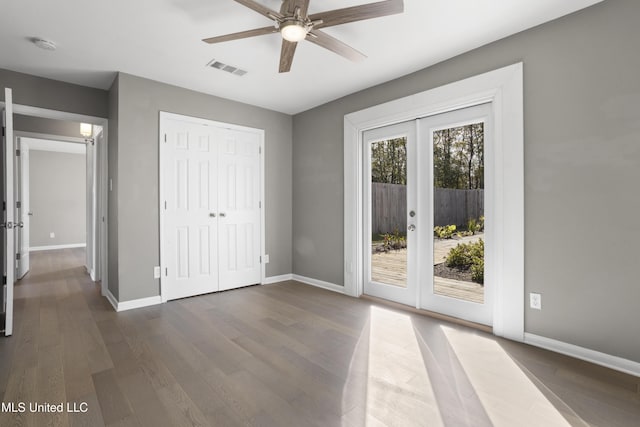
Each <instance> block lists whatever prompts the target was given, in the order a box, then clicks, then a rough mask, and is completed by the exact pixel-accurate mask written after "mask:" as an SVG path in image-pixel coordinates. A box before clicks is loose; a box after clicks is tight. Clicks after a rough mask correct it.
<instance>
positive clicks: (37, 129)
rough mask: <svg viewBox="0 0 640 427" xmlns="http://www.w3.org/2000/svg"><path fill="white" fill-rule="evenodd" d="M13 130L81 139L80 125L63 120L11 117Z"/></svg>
mask: <svg viewBox="0 0 640 427" xmlns="http://www.w3.org/2000/svg"><path fill="white" fill-rule="evenodd" d="M13 129H14V130H16V131H22V132H33V133H41V134H46V135H57V136H70V137H73V138H82V137H83V136H82V135H80V123H79V122H71V121H65V120H54V119H45V118H43V117H33V116H23V115H21V114H14V115H13Z"/></svg>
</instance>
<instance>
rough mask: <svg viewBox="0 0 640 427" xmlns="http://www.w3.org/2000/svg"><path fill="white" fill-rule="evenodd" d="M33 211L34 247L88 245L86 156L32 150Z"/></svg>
mask: <svg viewBox="0 0 640 427" xmlns="http://www.w3.org/2000/svg"><path fill="white" fill-rule="evenodd" d="M29 210H30V211H31V212H33V216H32V217H31V221H30V229H29V246H30V247H34V246H51V245H67V244H75V243H86V216H85V214H86V156H85V155H84V154H73V153H58V152H52V151H40V150H29ZM51 232H54V233H55V237H54V238H50V237H49V233H51Z"/></svg>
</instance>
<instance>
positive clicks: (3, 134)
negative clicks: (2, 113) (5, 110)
mask: <svg viewBox="0 0 640 427" xmlns="http://www.w3.org/2000/svg"><path fill="white" fill-rule="evenodd" d="M2 136H4V126H2Z"/></svg>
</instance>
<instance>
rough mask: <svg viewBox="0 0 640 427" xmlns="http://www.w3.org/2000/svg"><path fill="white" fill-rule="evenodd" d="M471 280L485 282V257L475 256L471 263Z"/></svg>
mask: <svg viewBox="0 0 640 427" xmlns="http://www.w3.org/2000/svg"><path fill="white" fill-rule="evenodd" d="M471 280H473V281H474V282H476V283H480V284H481V285H482V284H484V258H475V259H474V260H473V264H472V265H471Z"/></svg>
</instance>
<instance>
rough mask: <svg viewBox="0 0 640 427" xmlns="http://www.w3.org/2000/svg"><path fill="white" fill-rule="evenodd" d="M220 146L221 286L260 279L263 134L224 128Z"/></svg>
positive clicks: (249, 283)
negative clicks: (261, 145) (261, 135)
mask: <svg viewBox="0 0 640 427" xmlns="http://www.w3.org/2000/svg"><path fill="white" fill-rule="evenodd" d="M223 132H224V136H223V138H222V140H221V141H220V146H219V154H220V158H219V162H220V163H219V165H220V190H219V191H220V193H219V199H218V203H219V211H220V213H219V216H220V217H219V220H218V226H219V246H218V247H219V248H220V290H226V289H233V288H238V287H241V286H247V285H252V284H256V283H260V205H259V203H260V136H259V135H258V134H256V133H251V132H245V131H241V130H231V129H225V130H224V131H223Z"/></svg>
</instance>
